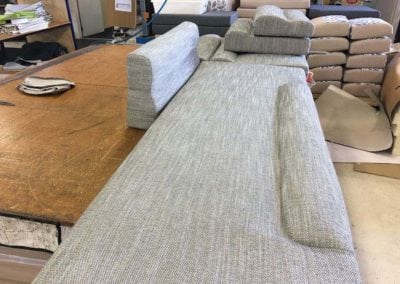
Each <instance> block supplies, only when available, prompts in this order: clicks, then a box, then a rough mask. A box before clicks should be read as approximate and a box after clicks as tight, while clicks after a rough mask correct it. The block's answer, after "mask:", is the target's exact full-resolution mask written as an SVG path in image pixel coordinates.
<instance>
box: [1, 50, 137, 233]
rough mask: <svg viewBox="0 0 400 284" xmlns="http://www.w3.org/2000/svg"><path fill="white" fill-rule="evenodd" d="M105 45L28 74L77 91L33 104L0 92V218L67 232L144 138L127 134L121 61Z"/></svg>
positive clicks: (120, 53)
mask: <svg viewBox="0 0 400 284" xmlns="http://www.w3.org/2000/svg"><path fill="white" fill-rule="evenodd" d="M135 48H136V47H135V46H104V47H102V48H100V49H96V50H94V51H91V52H89V53H86V54H83V55H79V56H77V57H75V58H72V59H68V60H67V61H65V62H63V63H60V64H58V65H54V66H51V67H48V68H46V69H44V70H42V71H39V72H38V73H35V74H34V75H41V76H53V77H54V76H59V77H64V78H68V79H70V80H73V81H75V82H76V84H77V85H76V87H75V88H74V89H72V90H70V91H68V92H66V93H64V94H62V95H59V96H47V97H33V96H26V95H23V94H21V93H19V92H18V91H17V90H16V85H17V84H18V83H19V81H18V80H16V81H11V82H9V83H6V84H4V85H1V86H0V100H4V101H8V102H13V103H15V104H16V106H14V107H9V106H1V105H0V118H1V119H0V214H1V213H3V214H4V213H8V214H12V215H17V216H27V217H31V218H34V219H38V220H46V221H54V222H60V223H61V224H66V225H72V224H74V223H75V222H76V220H77V219H78V218H79V216H80V215H81V214H82V212H83V211H84V210H85V209H86V208H87V206H88V204H89V203H90V202H91V201H92V200H93V198H94V197H95V196H96V195H97V193H98V192H99V191H100V190H101V188H102V187H103V185H104V184H105V183H106V182H107V180H108V179H109V177H110V176H111V175H112V173H113V172H114V171H115V170H116V169H117V167H118V166H119V165H120V164H121V162H122V161H123V160H124V159H125V157H126V156H127V155H128V154H129V152H130V151H131V150H132V149H133V147H134V146H135V145H136V143H137V142H138V141H139V139H140V138H141V137H142V135H143V133H144V132H143V131H141V130H136V129H129V128H127V127H126V122H125V121H126V91H127V90H126V89H127V79H126V71H125V61H126V56H127V54H128V53H129V52H131V51H132V50H134V49H135Z"/></svg>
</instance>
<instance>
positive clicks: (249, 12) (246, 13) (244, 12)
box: [237, 7, 307, 18]
mask: <svg viewBox="0 0 400 284" xmlns="http://www.w3.org/2000/svg"><path fill="white" fill-rule="evenodd" d="M256 10H257V9H256V8H254V9H249V8H241V7H239V8H237V13H238V16H239V18H253V16H254V14H255V13H256ZM283 10H286V9H283ZM290 10H297V11H300V12H302V13H303V14H304V15H305V14H306V13H307V10H306V9H290Z"/></svg>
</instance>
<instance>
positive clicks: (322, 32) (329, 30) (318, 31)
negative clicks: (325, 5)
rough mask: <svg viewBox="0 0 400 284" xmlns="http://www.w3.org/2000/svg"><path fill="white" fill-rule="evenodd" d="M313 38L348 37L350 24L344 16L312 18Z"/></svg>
mask: <svg viewBox="0 0 400 284" xmlns="http://www.w3.org/2000/svg"><path fill="white" fill-rule="evenodd" d="M311 22H312V24H313V25H314V33H313V37H341V36H344V37H348V36H349V34H350V23H349V20H348V19H347V18H346V17H345V16H340V15H332V16H323V17H318V18H314V19H312V20H311Z"/></svg>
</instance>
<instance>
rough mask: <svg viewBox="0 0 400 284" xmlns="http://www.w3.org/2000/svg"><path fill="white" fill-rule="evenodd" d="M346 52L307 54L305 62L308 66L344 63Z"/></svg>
mask: <svg viewBox="0 0 400 284" xmlns="http://www.w3.org/2000/svg"><path fill="white" fill-rule="evenodd" d="M346 60H347V58H346V54H344V53H343V52H327V53H316V54H309V55H308V56H307V62H308V64H309V65H310V68H314V67H323V66H334V65H344V64H346Z"/></svg>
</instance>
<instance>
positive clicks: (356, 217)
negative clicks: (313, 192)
mask: <svg viewBox="0 0 400 284" xmlns="http://www.w3.org/2000/svg"><path fill="white" fill-rule="evenodd" d="M335 167H336V171H337V174H338V177H339V180H340V183H341V186H342V191H343V195H344V198H345V202H346V206H347V210H348V214H349V218H350V222H351V226H352V232H353V241H354V245H355V248H356V252H357V257H358V262H359V266H360V271H361V274H362V278H363V281H364V283H400V180H398V179H391V178H386V177H380V176H375V175H369V174H364V173H358V172H354V171H353V170H352V168H353V165H352V164H336V165H335Z"/></svg>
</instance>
